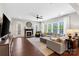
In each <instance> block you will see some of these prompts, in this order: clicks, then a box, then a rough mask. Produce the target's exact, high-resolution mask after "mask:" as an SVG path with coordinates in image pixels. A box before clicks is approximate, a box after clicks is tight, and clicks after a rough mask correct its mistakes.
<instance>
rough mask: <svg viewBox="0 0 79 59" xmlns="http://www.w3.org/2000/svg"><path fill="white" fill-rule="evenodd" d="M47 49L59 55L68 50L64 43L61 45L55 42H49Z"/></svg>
mask: <svg viewBox="0 0 79 59" xmlns="http://www.w3.org/2000/svg"><path fill="white" fill-rule="evenodd" d="M47 47H48V48H50V49H52V50H53V51H55V52H56V53H58V54H62V53H64V51H65V50H66V48H65V44H64V42H62V43H61V42H57V41H53V40H47Z"/></svg>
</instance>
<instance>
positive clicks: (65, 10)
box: [4, 3, 75, 21]
mask: <svg viewBox="0 0 79 59" xmlns="http://www.w3.org/2000/svg"><path fill="white" fill-rule="evenodd" d="M4 10H5V12H6V13H7V15H8V16H10V17H14V18H20V19H28V20H33V21H37V20H36V18H35V17H33V16H35V15H37V14H39V15H40V16H43V19H40V20H39V21H41V20H47V19H50V18H55V17H58V16H62V15H65V14H69V13H72V12H75V10H74V9H73V8H72V7H71V6H70V4H68V3H7V4H4Z"/></svg>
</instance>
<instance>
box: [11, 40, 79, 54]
mask: <svg viewBox="0 0 79 59" xmlns="http://www.w3.org/2000/svg"><path fill="white" fill-rule="evenodd" d="M12 44H13V46H12V52H11V55H12V56H44V55H43V54H42V53H41V52H40V51H39V50H38V49H37V48H36V47H35V46H33V45H32V44H31V43H30V42H29V41H28V40H27V39H25V38H16V39H13V43H12ZM50 56H79V48H77V49H76V51H75V52H73V54H69V53H68V52H64V53H63V54H62V55H59V54H57V53H55V52H54V53H53V54H51V55H50Z"/></svg>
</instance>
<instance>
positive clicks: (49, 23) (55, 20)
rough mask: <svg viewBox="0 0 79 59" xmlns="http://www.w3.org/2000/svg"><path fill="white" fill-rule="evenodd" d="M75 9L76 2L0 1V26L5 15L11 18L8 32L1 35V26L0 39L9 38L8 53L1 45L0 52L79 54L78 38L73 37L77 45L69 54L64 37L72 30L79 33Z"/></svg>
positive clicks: (78, 15) (21, 54)
mask: <svg viewBox="0 0 79 59" xmlns="http://www.w3.org/2000/svg"><path fill="white" fill-rule="evenodd" d="M75 6H76V8H75ZM77 8H79V4H74V3H19V4H18V3H0V23H1V25H0V26H2V28H3V23H4V21H5V19H6V18H7V19H9V21H10V25H9V29H8V34H9V35H5V34H4V35H3V33H2V32H5V30H4V31H2V28H1V27H0V29H1V31H0V32H1V33H0V37H1V39H0V41H2V40H3V41H4V40H6V38H5V37H7V36H8V39H11V40H10V42H8V43H9V45H10V47H9V46H8V47H9V50H10V51H8V48H7V51H8V52H6V53H4V54H2V50H3V48H2V50H1V54H2V55H6V54H7V55H8V56H37V55H38V56H40V55H42V56H55V55H56V56H60V55H62V56H63V55H64V56H79V53H78V52H79V48H78V43H79V42H78V40H76V41H77V44H76V46H77V47H76V48H75V49H74V52H73V53H72V54H71V52H66V50H67V47H66V46H65V45H66V44H65V39H68V35H69V34H71V36H72V38H73V37H74V36H75V33H77V34H78V36H79V23H78V22H79V20H78V19H79V11H78V9H77ZM5 26H6V25H5ZM5 26H4V27H5ZM7 26H8V25H7ZM3 38H4V39H3ZM1 44H2V43H1ZM29 44H30V45H29ZM30 46H31V47H30ZM33 46H34V49H33V48H32V47H33ZM27 47H28V48H27ZM29 50H30V52H28V51H29ZM31 50H32V51H31ZM37 50H38V51H37ZM5 51H6V50H5ZM1 54H0V55H1Z"/></svg>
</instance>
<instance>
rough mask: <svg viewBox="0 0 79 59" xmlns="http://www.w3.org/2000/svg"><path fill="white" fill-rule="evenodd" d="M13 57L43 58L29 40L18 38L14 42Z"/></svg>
mask: <svg viewBox="0 0 79 59" xmlns="http://www.w3.org/2000/svg"><path fill="white" fill-rule="evenodd" d="M11 55H12V56H43V54H42V53H41V52H40V51H39V50H38V49H37V48H36V47H34V46H33V45H32V44H31V43H30V42H29V41H28V40H27V39H25V38H17V39H14V40H13V47H12V52H11Z"/></svg>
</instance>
